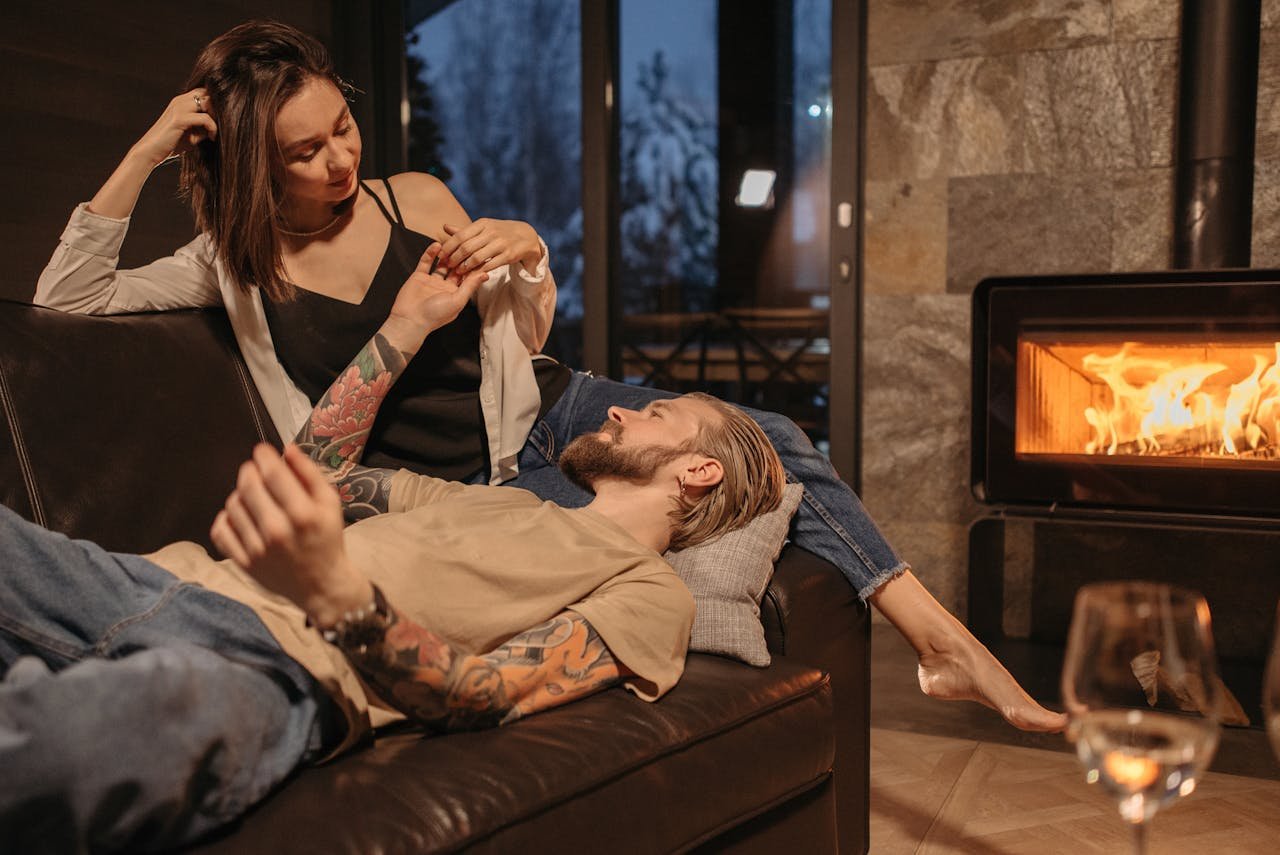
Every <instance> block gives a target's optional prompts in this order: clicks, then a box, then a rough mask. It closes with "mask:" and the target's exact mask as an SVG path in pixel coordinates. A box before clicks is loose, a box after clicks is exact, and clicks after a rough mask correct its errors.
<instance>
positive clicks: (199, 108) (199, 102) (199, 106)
mask: <svg viewBox="0 0 1280 855" xmlns="http://www.w3.org/2000/svg"><path fill="white" fill-rule="evenodd" d="M192 97H193V98H195V100H196V112H197V113H203V112H204V96H203V95H193V96H192Z"/></svg>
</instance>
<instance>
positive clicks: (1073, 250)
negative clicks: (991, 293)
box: [947, 174, 1112, 294]
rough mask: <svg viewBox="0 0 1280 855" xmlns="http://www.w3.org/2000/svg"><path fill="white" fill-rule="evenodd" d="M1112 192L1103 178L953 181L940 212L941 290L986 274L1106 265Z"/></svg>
mask: <svg viewBox="0 0 1280 855" xmlns="http://www.w3.org/2000/svg"><path fill="white" fill-rule="evenodd" d="M1111 207H1112V189H1111V187H1110V185H1109V178H1108V176H1107V175H1105V174H1074V175H989V176H981V177H976V178H954V179H952V180H951V182H950V192H949V203H948V212H947V221H948V235H947V291H948V292H952V293H964V294H967V293H970V292H971V291H972V290H973V288H974V286H975V285H977V283H978V282H979V281H980V280H982V279H983V278H985V277H987V276H995V275H1011V274H1037V273H1068V272H1072V273H1075V272H1087V271H1100V270H1109V269H1110V267H1111Z"/></svg>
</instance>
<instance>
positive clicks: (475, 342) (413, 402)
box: [262, 180, 570, 481]
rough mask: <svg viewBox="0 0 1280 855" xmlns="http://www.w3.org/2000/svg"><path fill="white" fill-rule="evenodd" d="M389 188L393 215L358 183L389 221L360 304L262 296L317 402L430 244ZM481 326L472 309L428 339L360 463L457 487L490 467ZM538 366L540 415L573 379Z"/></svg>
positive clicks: (280, 341) (296, 377)
mask: <svg viewBox="0 0 1280 855" xmlns="http://www.w3.org/2000/svg"><path fill="white" fill-rule="evenodd" d="M383 184H384V186H385V187H386V190H387V197H388V198H389V199H390V201H391V207H392V210H394V211H395V214H396V215H395V216H394V217H393V216H392V215H391V214H390V212H388V211H387V209H386V206H384V205H383V204H382V200H381V199H379V198H378V196H377V194H375V193H374V192H373V191H372V190H370V189H369V188H368V186H366V185H365V184H364V182H361V184H360V186H361V187H362V188H364V191H365V192H366V193H368V194H369V195H370V196H371V197H372V198H373V200H374V202H375V203H377V205H378V209H379V210H380V211H382V214H383V216H385V217H386V218H387V221H388V222H389V223H391V237H390V239H389V240H388V242H387V251H386V253H385V254H384V255H383V257H382V263H381V264H379V265H378V270H377V272H376V273H374V275H373V281H372V282H371V283H370V285H369V288H368V290H367V291H366V292H365V295H364V299H363V300H362V301H361V302H360V303H359V304H358V305H352V304H351V303H347V302H344V301H342V300H336V299H334V298H332V297H326V296H324V295H323V294H317V293H315V292H313V291H307V290H306V289H304V288H298V289H297V297H296V299H294V300H291V301H289V302H287V303H279V304H277V303H273V302H272V301H270V300H269V299H267V298H266V295H265V294H264V295H263V301H262V303H263V308H264V309H265V311H266V317H267V326H268V327H269V328H270V330H271V338H272V341H273V342H274V343H275V349H276V354H277V356H278V357H279V358H280V362H281V363H282V364H283V365H284V367H285V370H286V371H287V372H288V373H289V376H290V377H291V378H293V381H294V382H295V383H297V384H298V388H300V389H301V390H302V391H303V393H304V394H305V395H306V396H307V397H308V398H310V399H311V403H312V404H315V403H316V402H318V401H319V400H320V397H321V396H322V395H323V394H324V393H325V392H326V391H328V389H329V387H330V386H331V385H333V381H334V379H335V378H336V377H337V376H338V375H339V374H341V373H342V372H343V371H344V370H345V369H346V367H347V366H348V365H349V364H350V363H351V360H352V359H353V358H354V357H355V355H356V354H357V353H358V352H359V351H360V349H361V348H363V347H364V346H365V345H366V344H367V343H368V342H369V339H371V338H373V335H374V333H376V332H377V331H378V329H379V327H381V326H382V323H383V321H385V320H386V319H387V316H388V315H389V314H390V313H391V305H392V304H393V303H394V302H395V299H396V295H397V294H399V292H400V286H401V285H403V284H404V281H405V280H406V279H408V278H409V274H410V273H412V272H413V270H414V268H415V267H416V266H417V264H418V259H419V258H421V257H422V253H423V252H425V251H426V248H427V247H428V246H430V245H431V243H432V238H430V237H428V236H426V235H423V234H419V233H417V232H413V231H410V230H409V229H407V228H405V226H404V222H403V219H404V218H403V217H402V216H401V214H400V207H399V205H397V204H396V199H395V196H394V195H393V194H392V192H391V185H390V184H389V183H387V182H386V181H385V180H384V181H383ZM480 328H481V322H480V313H479V312H478V311H477V310H476V307H475V305H474V304H472V303H468V304H467V306H466V308H464V309H463V310H462V312H461V313H460V314H459V315H458V317H457V318H456V319H454V321H453V322H452V323H450V324H448V325H446V326H444V327H441V328H440V329H438V330H436V331H435V332H433V333H432V334H431V335H429V336H427V340H426V342H425V343H424V344H423V346H422V349H421V350H419V351H418V353H417V355H415V356H414V357H413V359H412V360H411V361H410V362H409V365H408V367H407V368H406V369H405V372H404V374H403V375H402V376H401V377H400V379H399V380H398V381H397V382H396V385H395V386H393V387H392V389H391V392H390V393H389V394H388V395H387V398H386V400H385V401H384V402H383V404H382V408H381V409H380V410H379V412H378V417H377V419H376V420H375V422H374V425H373V430H372V431H371V432H370V435H369V442H368V445H367V446H366V448H365V453H364V457H363V459H362V460H361V463H363V464H364V465H366V466H376V467H381V468H389V469H396V468H400V467H404V468H406V469H410V470H413V471H415V472H423V473H426V474H429V475H434V476H436V477H437V478H448V479H451V480H459V481H461V480H468V479H470V478H471V477H473V476H474V475H476V474H477V473H479V472H481V471H482V470H487V468H488V462H489V461H488V440H487V438H486V434H485V429H484V414H483V412H482V410H481V408H480V395H479V389H480ZM544 363H545V364H544ZM535 365H536V367H537V370H536V371H535V375H536V376H537V379H538V386H539V389H540V391H542V393H543V400H542V406H541V412H540V413H539V416H541V415H543V414H545V412H546V411H547V410H548V409H550V407H551V406H552V405H553V404H554V403H555V401H556V399H558V398H559V396H560V394H562V393H563V391H564V388H565V386H567V385H568V379H569V373H570V372H569V370H568V369H567V368H565V367H564V366H561V365H560V364H559V363H556V362H554V361H552V360H538V361H537V362H536V363H535Z"/></svg>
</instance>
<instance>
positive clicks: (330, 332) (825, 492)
mask: <svg viewBox="0 0 1280 855" xmlns="http://www.w3.org/2000/svg"><path fill="white" fill-rule="evenodd" d="M344 88H345V87H344V84H343V83H342V81H341V80H340V79H339V78H338V77H337V76H336V74H335V73H334V71H333V68H332V65H331V63H330V61H329V57H328V56H327V54H326V52H325V51H324V48H323V47H322V46H321V45H320V44H319V43H318V42H316V41H315V40H314V39H311V38H310V37H308V36H306V35H304V34H302V33H300V32H298V31H297V30H294V29H292V28H290V27H287V26H284V25H281V24H276V23H271V22H251V23H248V24H243V25H241V26H239V27H236V28H234V29H232V30H230V31H229V32H227V33H225V34H223V35H222V36H220V37H218V38H217V39H215V40H214V41H213V42H211V43H210V44H209V45H208V46H207V47H206V48H205V49H204V51H203V52H202V53H201V55H200V57H199V58H198V59H197V61H196V65H195V68H194V69H193V71H192V74H191V77H190V79H189V80H188V82H187V87H186V91H185V92H183V93H182V94H180V95H178V96H176V97H175V98H174V99H173V100H172V101H171V102H170V103H169V105H168V107H167V108H166V109H165V111H164V113H163V114H162V115H161V117H160V119H159V120H158V121H157V122H156V123H155V125H153V126H152V128H151V129H150V130H148V131H147V133H146V134H145V135H143V137H142V138H141V139H140V140H139V141H138V143H136V144H135V145H134V146H133V148H132V149H130V151H129V153H128V154H127V155H126V156H125V158H124V160H123V161H122V162H121V164H120V166H119V167H118V168H117V169H116V171H115V172H114V173H113V174H112V175H111V177H110V178H109V179H108V180H107V182H106V183H105V184H104V185H103V187H102V189H101V190H99V191H98V193H97V194H96V195H95V196H94V197H93V199H92V200H91V201H90V202H89V203H88V204H87V205H81V206H80V207H78V208H77V209H76V211H75V212H74V213H73V215H72V218H71V221H70V223H69V224H68V226H67V229H66V231H64V233H63V236H62V242H61V244H60V245H59V247H58V249H57V250H56V251H55V253H54V256H53V259H52V260H51V262H50V264H49V266H48V267H47V268H46V270H45V272H44V273H43V275H42V276H41V278H40V283H39V286H38V288H37V293H36V301H37V302H38V303H41V304H43V305H47V306H51V307H54V308H59V309H63V310H68V311H78V312H90V313H111V312H122V311H136V310H142V309H172V308H178V307H186V306H208V305H217V304H219V303H221V304H222V305H225V306H226V308H227V311H228V314H229V316H230V318H231V323H232V327H233V329H234V331H235V335H236V338H237V341H238V342H239V345H240V349H241V351H242V353H243V354H244V357H245V360H246V362H247V363H248V366H249V370H250V373H251V375H252V377H253V380H254V382H255V383H256V384H257V386H258V389H259V391H260V392H261V394H262V397H263V400H264V402H265V403H266V405H267V409H268V411H269V412H270V414H271V418H272V420H273V421H274V423H275V425H276V428H277V430H278V432H279V434H280V436H281V437H282V438H287V437H292V436H294V435H295V434H296V432H297V431H298V430H299V428H301V427H302V426H303V425H304V424H305V423H306V421H307V418H308V416H309V415H310V412H311V409H312V406H313V404H314V403H315V401H316V400H318V399H319V397H320V396H321V395H322V394H324V392H325V391H326V390H327V389H328V388H329V386H330V384H331V383H332V382H333V380H334V378H335V377H336V376H338V375H339V374H340V373H341V372H342V370H343V369H344V368H345V367H346V365H347V363H348V361H349V360H350V359H351V357H352V355H353V354H355V353H357V352H358V351H359V350H360V349H361V347H363V346H364V344H365V343H366V342H367V341H368V340H369V339H370V338H371V336H372V334H373V332H374V331H376V330H377V328H378V326H379V325H380V324H381V323H382V321H384V320H385V319H386V317H387V314H388V313H389V311H390V307H391V304H392V303H393V302H394V299H395V296H396V294H397V293H398V290H399V287H400V285H401V283H403V282H404V281H405V280H406V279H407V278H408V275H409V274H410V273H411V272H412V271H413V269H414V266H415V264H416V263H417V261H418V259H419V258H420V257H421V256H422V255H423V254H424V253H426V254H428V255H429V256H430V257H432V258H434V259H435V261H436V263H437V265H438V266H439V267H440V268H443V269H444V270H446V271H449V272H457V273H459V274H465V273H468V272H471V271H473V270H475V269H476V268H481V269H483V270H485V271H486V272H488V273H489V278H488V280H487V281H486V282H485V284H484V285H483V286H482V290H481V291H480V292H479V294H478V297H477V300H476V302H475V304H474V305H473V306H469V307H468V308H466V309H464V310H463V311H462V313H461V314H460V315H459V316H458V317H457V318H456V319H455V320H454V321H453V322H452V323H450V324H449V325H448V326H446V327H443V328H441V329H440V330H438V331H436V332H435V333H433V334H432V335H431V336H429V337H428V341H427V345H425V346H424V350H423V351H422V352H420V353H419V354H418V356H416V357H415V358H414V360H413V362H412V364H411V369H410V370H409V371H408V372H406V375H405V376H404V377H403V378H402V379H401V380H400V382H399V383H398V384H397V386H396V387H395V390H394V391H393V393H392V395H391V396H390V397H389V398H388V399H387V401H386V403H385V404H384V406H383V408H382V411H381V412H380V414H379V417H378V421H377V423H376V424H375V426H374V429H373V434H372V435H371V436H370V439H369V442H368V446H367V448H366V451H365V456H364V461H363V462H364V463H366V464H367V465H371V466H380V467H390V466H406V467H408V468H411V469H415V470H417V471H422V472H428V473H430V474H433V475H437V476H441V477H448V478H453V479H456V480H469V481H488V482H490V483H512V484H515V485H518V486H522V487H526V488H528V489H530V490H532V491H533V492H535V493H537V494H538V495H539V496H542V497H543V498H545V499H550V500H553V501H556V502H558V503H561V504H564V505H569V506H574V505H581V504H585V503H586V499H587V497H586V495H585V494H584V493H582V492H581V491H580V490H578V488H576V487H574V486H573V485H572V484H570V483H569V482H568V480H567V479H565V478H564V477H563V476H562V475H561V474H560V472H559V469H558V467H556V466H555V465H554V464H555V460H556V457H557V455H558V451H559V449H560V448H562V447H563V446H564V445H565V444H566V443H567V442H568V440H569V439H571V438H572V437H574V436H577V435H578V434H580V433H583V432H585V431H588V430H594V429H596V428H597V427H598V426H599V425H600V424H601V423H602V422H603V421H604V420H605V418H606V411H607V409H608V407H609V406H611V405H620V406H623V407H628V408H631V409H641V408H642V407H643V406H644V405H645V404H647V403H648V402H649V401H651V400H653V399H654V398H657V397H665V396H666V395H667V394H668V393H665V392H660V391H657V390H652V389H643V388H637V387H633V386H626V385H624V384H619V383H615V382H613V381H609V380H605V379H602V378H594V377H592V376H590V375H589V374H582V373H571V372H569V371H568V370H567V369H565V368H564V367H563V366H560V365H559V364H558V363H556V362H555V361H554V360H550V359H547V358H545V357H539V356H536V354H537V353H538V351H539V350H540V349H541V347H542V345H543V343H544V342H545V340H546V336H547V332H548V329H549V327H550V324H551V320H552V315H553V311H554V305H555V283H554V280H553V279H552V277H551V274H550V273H549V271H548V270H547V257H546V248H545V245H543V243H542V242H541V240H540V239H539V238H538V236H537V234H536V233H535V232H534V230H533V229H532V228H531V227H530V226H529V225H528V224H527V223H523V222H517V221H504V220H491V219H480V220H476V221H474V222H472V221H471V220H470V219H469V218H468V217H467V214H466V212H465V211H463V209H462V207H461V206H460V205H459V204H458V202H457V201H456V200H455V199H454V198H453V196H452V194H451V193H450V192H449V191H448V189H447V188H446V187H445V186H444V185H443V184H441V183H440V182H439V181H437V180H436V179H434V178H432V177H430V176H427V175H421V174H414V173H406V174H402V175H397V176H394V177H393V178H392V179H390V180H389V181H387V180H384V181H381V182H376V181H375V182H372V183H370V184H364V183H363V182H361V181H359V179H358V178H357V173H358V168H359V162H360V136H359V131H358V129H357V128H356V126H355V122H354V121H353V119H352V117H351V114H350V111H349V110H348V109H347V105H346V101H345V99H344V97H343V90H344ZM175 154H176V155H178V156H180V157H181V159H182V186H183V189H184V190H185V191H186V192H187V193H188V195H189V197H190V200H191V204H192V208H193V211H194V213H195V217H196V222H197V224H198V225H199V227H200V229H201V234H200V235H199V237H197V238H196V239H195V240H194V241H192V242H191V243H190V244H188V245H187V246H185V247H183V248H182V249H180V250H178V251H177V252H176V253H175V254H174V255H173V256H171V257H169V258H165V259H160V260H158V261H156V262H153V263H152V264H149V265H147V266H146V267H142V268H139V269H136V270H118V269H117V266H116V265H117V260H118V255H119V247H120V244H121V242H122V241H123V238H124V233H125V230H126V229H127V226H128V217H129V215H130V213H131V212H132V210H133V206H134V204H135V203H136V200H137V197H138V194H139V192H140V191H141V188H142V186H143V184H144V183H145V181H146V179H147V177H148V175H149V174H150V171H151V170H152V169H153V168H154V167H155V166H156V165H157V164H159V163H161V162H163V161H164V160H166V159H167V158H169V157H171V156H173V155H175ZM477 340H478V341H479V347H477V346H476V342H477ZM751 414H752V416H753V417H755V418H756V420H757V421H758V422H759V423H760V424H761V426H762V427H763V428H764V430H765V432H766V433H767V434H768V435H769V438H770V440H772V441H773V443H774V445H775V447H776V448H777V450H778V452H779V454H780V455H781V457H782V459H783V461H784V463H785V464H786V466H787V470H788V476H789V477H790V478H791V479H793V480H797V481H800V482H801V483H803V484H804V485H805V498H804V501H803V502H802V504H801V508H800V511H799V512H798V513H797V516H796V521H795V523H794V526H793V531H792V535H793V538H794V539H795V540H796V541H797V542H798V543H799V544H800V545H802V546H804V547H806V548H807V549H809V550H811V551H813V552H815V553H817V554H819V555H821V556H822V557H824V558H826V559H828V560H829V561H831V562H832V563H834V564H835V565H836V566H838V567H840V568H841V569H842V570H843V572H844V573H845V574H846V576H847V577H848V578H849V580H850V582H851V584H853V585H854V586H855V588H856V589H857V591H858V594H859V596H860V597H862V598H863V599H865V600H868V601H869V602H871V603H873V604H874V605H876V606H877V607H878V608H879V609H880V610H881V611H882V612H883V613H884V614H885V615H886V616H887V617H888V618H889V619H890V621H891V622H893V623H894V624H895V626H897V627H898V628H899V630H900V631H902V632H903V634H904V635H905V636H906V637H907V638H908V640H909V641H910V642H911V644H912V645H913V646H914V647H915V649H916V651H917V652H918V654H919V656H920V683H921V688H922V689H923V690H924V691H926V692H927V693H929V694H931V695H934V696H937V697H945V698H965V699H971V700H977V701H979V702H981V703H984V704H987V705H988V706H992V707H993V708H995V709H997V710H999V711H1000V712H1001V714H1002V715H1003V716H1004V717H1005V718H1006V719H1007V720H1009V721H1010V722H1011V723H1013V724H1015V725H1016V726H1019V727H1025V728H1030V729H1039V730H1053V729H1059V728H1061V726H1062V723H1063V719H1062V717H1061V716H1060V715H1057V714H1054V713H1051V712H1049V711H1048V710H1045V709H1044V708H1043V707H1040V706H1039V705H1038V704H1036V703H1035V702H1034V701H1033V700H1032V699H1031V698H1029V697H1028V696H1027V695H1026V694H1025V693H1024V692H1023V691H1022V690H1021V688H1020V687H1018V685H1017V683H1016V682H1015V681H1014V680H1013V678H1012V677H1011V676H1010V675H1009V674H1008V672H1007V671H1005V670H1004V669H1003V668H1002V667H1001V666H1000V664H999V663H998V662H997V661H996V660H995V659H994V657H992V656H991V654H990V653H989V652H987V650H986V648H984V647H983V646H982V645H981V644H979V643H978V642H977V641H976V640H975V639H974V638H973V637H972V636H971V635H970V634H969V633H968V631H967V630H965V628H964V627H963V625H961V624H960V623H959V622H958V621H956V620H955V618H953V617H952V616H951V615H950V614H948V613H947V612H946V610H945V609H943V608H942V607H941V606H940V605H939V604H938V603H937V602H936V601H935V600H934V599H933V598H932V597H931V596H930V595H929V594H928V592H927V591H925V590H924V588H923V587H922V586H921V585H920V584H919V582H918V581H916V579H915V577H914V576H913V575H912V574H911V573H910V571H909V569H908V568H907V565H906V564H905V563H904V562H903V561H902V560H901V559H900V558H899V557H898V556H897V555H896V553H895V552H894V550H893V549H892V547H891V546H890V545H889V544H888V543H887V542H886V541H885V540H884V538H883V537H882V536H881V534H880V532H879V531H878V530H877V529H876V527H875V524H874V523H873V522H872V521H871V519H870V518H869V517H868V516H867V514H866V513H865V511H864V510H863V508H862V506H861V503H860V502H859V501H858V498H857V496H855V495H854V493H853V492H852V490H850V489H849V488H848V487H847V486H846V485H845V484H844V483H843V482H842V481H840V479H839V477H838V476H837V475H836V474H835V472H834V470H832V469H831V467H830V464H829V463H827V461H826V460H825V459H824V458H823V457H822V456H821V455H820V454H818V453H817V452H816V451H815V450H814V449H813V447H812V445H810V444H809V442H808V440H807V438H805V436H804V434H803V433H801V432H800V431H799V430H798V429H797V428H796V427H795V426H794V425H793V424H791V422H790V421H788V420H787V419H785V418H782V417H780V416H777V415H774V414H771V413H761V412H752V413H751Z"/></svg>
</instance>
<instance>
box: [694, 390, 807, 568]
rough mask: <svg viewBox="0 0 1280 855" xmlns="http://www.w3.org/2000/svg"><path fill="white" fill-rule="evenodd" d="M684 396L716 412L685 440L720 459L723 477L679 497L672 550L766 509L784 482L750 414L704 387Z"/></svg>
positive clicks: (773, 503) (733, 526) (741, 523)
mask: <svg viewBox="0 0 1280 855" xmlns="http://www.w3.org/2000/svg"><path fill="white" fill-rule="evenodd" d="M684 397H686V398H693V399H695V400H698V401H701V402H702V403H704V404H707V405H708V406H710V407H711V408H712V409H714V410H715V411H716V413H717V415H718V416H719V418H714V419H707V420H705V421H704V422H703V423H702V425H701V426H700V427H699V429H698V435H697V436H696V437H695V438H694V439H693V441H692V442H691V443H690V444H689V445H690V446H691V450H694V451H696V452H697V453H698V454H704V455H706V456H707V457H714V458H715V459H716V460H718V461H720V466H721V467H722V468H723V470H724V478H723V480H722V481H721V482H720V483H719V484H717V485H716V486H715V487H713V488H712V489H711V490H709V491H708V492H707V493H706V494H705V495H703V496H702V497H701V498H699V499H694V498H693V497H691V496H681V497H680V498H679V499H678V500H677V503H676V509H675V510H673V511H672V512H671V519H672V522H673V526H672V529H673V530H672V533H671V545H670V547H669V548H671V549H686V548H688V547H690V546H697V545H698V544H699V543H704V542H706V541H708V540H711V539H712V538H715V537H718V536H720V535H722V534H724V533H725V532H729V531H733V530H734V529H736V528H741V527H742V526H744V525H746V524H747V523H749V522H751V520H753V519H755V518H756V517H757V516H759V515H760V514H763V513H768V512H769V511H771V510H773V509H774V508H776V507H778V503H779V502H781V501H782V488H783V486H785V484H786V473H784V472H783V469H782V461H781V460H780V459H779V458H778V452H777V451H775V450H774V448H773V444H772V443H771V442H769V438H768V437H767V436H765V434H764V431H762V430H761V429H760V426H759V425H758V424H756V423H755V420H754V419H752V418H751V417H750V416H748V415H747V414H746V413H744V412H742V410H740V409H738V408H737V407H734V406H732V405H730V404H726V403H725V402H724V401H721V400H720V399H719V398H713V397H712V396H711V395H706V394H703V393H702V392H690V393H689V394H688V395H685V396H684Z"/></svg>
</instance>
